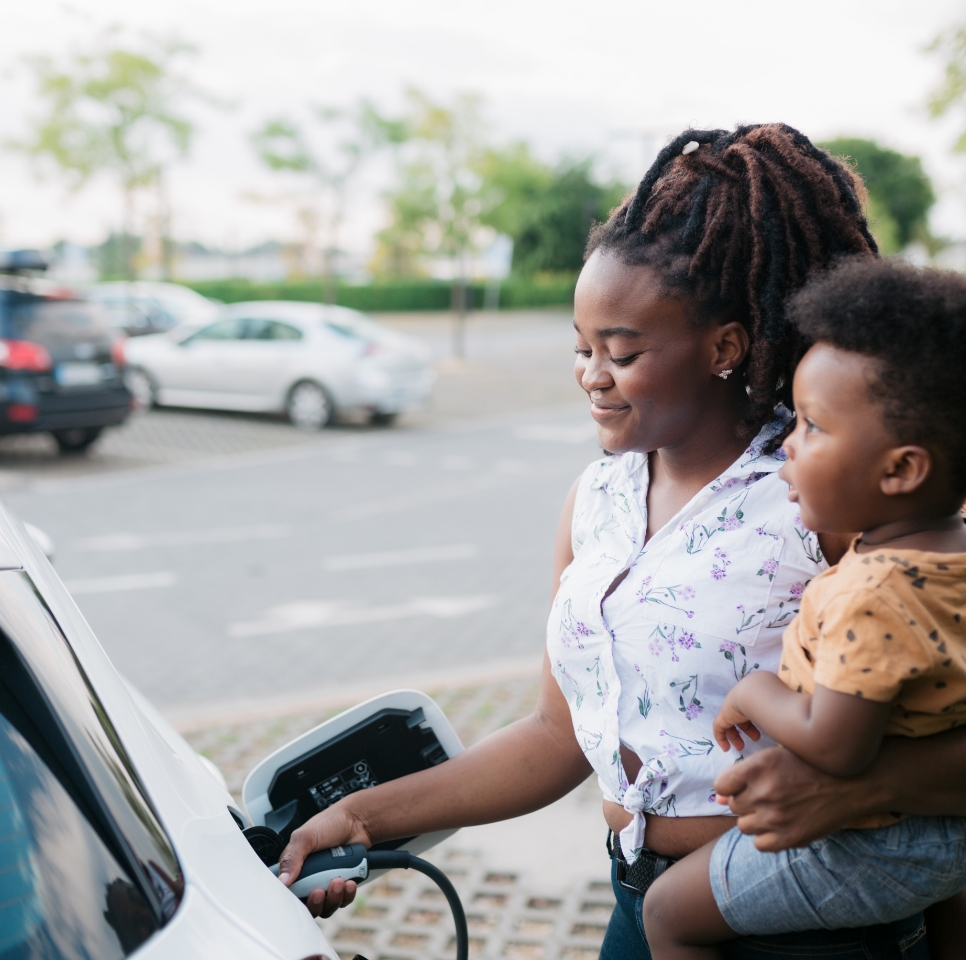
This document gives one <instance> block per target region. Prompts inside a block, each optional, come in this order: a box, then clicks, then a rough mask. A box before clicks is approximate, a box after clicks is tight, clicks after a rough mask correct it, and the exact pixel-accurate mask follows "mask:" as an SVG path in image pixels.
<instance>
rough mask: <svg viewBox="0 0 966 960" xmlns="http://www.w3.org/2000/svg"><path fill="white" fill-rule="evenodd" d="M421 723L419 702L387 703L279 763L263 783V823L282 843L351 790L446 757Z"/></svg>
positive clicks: (391, 778)
mask: <svg viewBox="0 0 966 960" xmlns="http://www.w3.org/2000/svg"><path fill="white" fill-rule="evenodd" d="M425 724H426V718H425V714H424V712H423V709H422V707H419V708H417V709H416V710H412V711H410V710H401V709H395V708H386V709H383V710H380V711H378V712H377V713H375V714H373V715H372V716H371V717H368V718H366V719H365V720H363V721H362V722H360V723H358V724H356V725H355V726H353V727H350V728H349V729H348V730H345V731H344V732H342V733H340V734H338V735H336V736H335V737H333V738H332V739H331V740H328V741H326V742H325V743H322V744H320V745H319V746H317V747H314V748H313V749H312V750H309V751H307V752H306V753H304V754H303V755H302V756H300V757H297V758H296V759H295V760H292V761H290V762H289V763H287V764H285V765H284V766H282V767H280V768H279V769H278V770H277V771H276V773H275V775H274V777H273V778H272V782H271V784H270V786H269V788H268V799H269V802H270V803H271V805H272V810H271V811H270V812H269V813H267V814H266V816H265V824H266V826H270V827H272V829H273V830H275V831H277V832H278V833H279V834H280V835H281V837H282V840H283V842H285V843H287V842H288V839H289V837H290V836H291V834H292V831H293V830H295V829H296V828H297V827H299V826H301V825H302V824H303V823H305V821H306V820H308V819H309V818H310V817H312V816H314V815H315V814H316V813H318V812H319V811H320V810H325V809H326V808H327V807H330V806H331V805H332V804H333V803H336V802H337V801H338V800H341V799H342V798H343V797H346V796H348V795H349V794H350V793H355V792H356V791H358V790H366V789H368V788H369V787H374V786H376V785H377V784H379V783H384V782H385V781H387V780H395V779H397V778H398V777H404V776H406V775H407V774H410V773H417V772H418V771H420V770H426V769H428V768H430V767H434V766H436V765H437V764H439V763H442V762H443V761H444V760H448V759H449V757H448V755H447V753H446V750H445V749H444V748H443V745H442V744H441V743H440V742H439V739H438V738H437V736H436V734H435V733H434V732H433V730H432V729H431V728H430V727H429V726H428V725H425Z"/></svg>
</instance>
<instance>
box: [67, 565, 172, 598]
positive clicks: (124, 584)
mask: <svg viewBox="0 0 966 960" xmlns="http://www.w3.org/2000/svg"><path fill="white" fill-rule="evenodd" d="M177 581H178V578H177V576H175V574H173V573H172V572H171V571H170V570H166V571H164V572H162V573H128V574H123V575H122V576H119V577H91V578H89V579H86V580H65V581H64V586H65V587H67V590H68V592H69V593H70V594H72V595H73V596H75V597H79V596H80V595H81V594H83V593H118V592H120V591H122V590H156V589H157V588H159V587H173V586H174V585H175V583H177Z"/></svg>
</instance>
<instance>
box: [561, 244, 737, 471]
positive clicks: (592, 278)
mask: <svg viewBox="0 0 966 960" xmlns="http://www.w3.org/2000/svg"><path fill="white" fill-rule="evenodd" d="M689 308H690V309H689ZM693 316H694V307H693V306H692V305H691V304H689V303H688V301H687V300H684V299H674V298H671V297H669V296H668V295H667V294H666V293H665V292H664V291H663V290H662V288H661V285H660V283H659V282H658V280H657V275H656V273H655V272H654V271H653V270H652V269H651V268H650V267H639V266H628V265H627V264H624V263H621V262H620V261H619V260H618V259H616V258H615V257H612V256H608V255H607V254H606V253H602V252H601V251H600V250H598V251H596V252H595V253H593V254H592V255H591V257H590V259H589V260H588V261H587V263H586V264H585V265H584V269H583V271H582V272H581V274H580V279H579V280H578V281H577V290H576V293H575V295H574V327H575V329H576V331H577V359H576V362H575V364H574V375H575V376H576V378H577V382H578V383H579V384H580V385H581V387H583V389H584V390H586V391H587V393H588V395H589V396H590V400H591V416H593V418H594V419H595V420H596V421H597V425H598V430H597V433H598V437H599V439H600V443H601V445H602V446H603V448H604V449H605V450H608V451H609V452H611V453H628V452H630V451H638V452H641V453H650V452H651V451H653V450H658V449H661V448H665V447H674V446H678V445H681V444H686V443H687V441H688V440H689V438H690V437H691V436H692V435H693V434H694V433H695V432H696V431H697V430H698V429H699V428H700V427H701V425H702V423H703V422H704V421H706V420H707V414H708V412H709V411H710V410H711V409H712V408H713V407H714V406H717V407H718V408H719V409H720V407H721V405H722V404H727V403H728V399H727V398H728V397H729V396H734V393H735V391H734V385H736V383H735V381H737V379H738V378H737V377H736V378H735V381H732V383H730V384H727V385H726V384H725V382H724V381H723V380H721V379H720V378H719V377H718V376H717V374H718V373H720V372H721V371H722V370H727V369H729V368H731V369H737V367H739V366H740V364H741V362H742V360H744V357H745V354H746V353H747V349H748V337H747V334H746V333H745V332H744V328H742V327H741V325H740V324H737V323H728V324H715V323H695V322H694V320H693V319H692V317H693Z"/></svg>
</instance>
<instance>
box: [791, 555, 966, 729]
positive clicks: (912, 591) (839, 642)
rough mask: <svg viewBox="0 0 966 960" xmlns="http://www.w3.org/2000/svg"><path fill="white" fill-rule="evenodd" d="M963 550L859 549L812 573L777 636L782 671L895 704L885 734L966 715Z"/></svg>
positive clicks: (937, 725) (806, 685) (795, 684)
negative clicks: (794, 613) (795, 609)
mask: <svg viewBox="0 0 966 960" xmlns="http://www.w3.org/2000/svg"><path fill="white" fill-rule="evenodd" d="M964 616H966V554H964V553H927V552H924V551H919V550H890V549H887V548H886V549H882V550H872V551H871V552H869V553H861V554H860V553H856V552H855V545H854V544H853V546H852V548H851V549H850V550H849V551H848V553H846V555H845V556H844V557H843V558H842V560H841V562H840V563H839V564H838V565H837V566H834V567H831V568H830V569H829V570H826V571H825V572H824V573H821V574H819V576H817V577H816V578H815V579H814V580H812V581H811V583H810V584H809V585H808V588H807V589H806V590H805V594H804V596H803V597H802V605H801V610H800V612H799V614H798V616H797V617H796V618H795V619H794V620H793V621H792V622H791V624H790V625H789V626H788V629H787V630H786V631H785V633H784V635H783V637H782V660H781V666H780V668H779V676H780V677H781V678H782V680H783V681H784V682H785V683H786V684H787V685H788V686H789V687H791V688H792V689H793V690H799V691H801V692H804V693H812V692H813V691H814V689H815V685H816V684H820V685H821V686H823V687H825V688H827V689H829V690H836V691H838V692H839V693H848V694H852V695H854V696H857V697H865V698H866V699H868V700H875V701H877V702H879V703H893V707H892V712H891V714H890V717H889V723H888V727H887V728H886V734H887V735H891V736H904V737H925V736H929V735H930V734H933V733H938V732H940V731H941V730H948V729H950V728H951V727H956V726H959V725H960V724H963V723H966V623H964V622H963V617H964Z"/></svg>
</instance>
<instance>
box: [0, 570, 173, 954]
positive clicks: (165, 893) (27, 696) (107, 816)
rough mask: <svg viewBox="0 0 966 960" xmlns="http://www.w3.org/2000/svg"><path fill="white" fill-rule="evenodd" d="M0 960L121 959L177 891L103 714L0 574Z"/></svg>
mask: <svg viewBox="0 0 966 960" xmlns="http://www.w3.org/2000/svg"><path fill="white" fill-rule="evenodd" d="M0 718H2V719H0V958H2V960H14V958H16V960H19V958H21V957H23V958H24V960H26V958H30V960H34V958H38V960H60V958H62V957H63V958H65V960H66V958H68V957H69V958H74V957H77V958H88V957H89V958H91V960H93V958H100V957H108V958H113V957H122V956H126V955H127V954H128V953H130V952H131V951H133V950H135V949H136V948H137V947H138V946H139V945H140V944H142V943H143V942H144V941H145V940H146V939H147V938H148V937H149V936H151V934H152V933H153V932H154V931H155V930H157V929H158V928H159V927H160V926H162V925H163V924H164V923H165V922H167V920H169V919H170V918H171V917H172V916H173V915H174V912H175V911H176V909H177V907H178V904H179V903H180V900H181V895H182V891H183V886H184V884H183V879H182V876H181V870H180V867H179V865H178V861H177V859H176V857H175V854H174V851H173V849H172V847H171V844H170V842H169V840H168V838H167V836H166V834H165V833H164V830H163V828H162V827H161V824H160V822H159V821H158V818H157V816H156V814H155V813H154V810H153V808H152V807H151V805H150V803H149V801H148V799H147V796H146V794H145V793H144V790H143V787H142V785H141V783H140V779H139V777H138V775H137V772H136V770H135V768H134V766H133V764H132V762H131V760H130V758H129V757H128V755H127V752H126V750H125V747H124V745H123V743H122V742H121V739H120V737H119V736H118V734H117V731H116V730H115V729H114V726H113V724H112V723H111V720H110V717H109V716H108V714H107V711H106V710H105V709H104V706H103V704H102V703H101V701H100V698H99V697H98V696H97V693H96V692H95V690H94V688H93V686H92V685H91V683H90V680H89V679H88V677H87V675H86V674H85V672H84V670H83V668H82V667H81V666H80V664H79V662H78V661H77V659H76V657H75V656H74V654H73V651H72V650H71V648H70V646H69V645H68V643H67V641H66V639H65V638H64V635H63V634H62V633H61V631H60V627H59V626H58V624H57V621H56V619H55V618H54V616H53V614H52V613H51V611H50V610H49V608H48V607H47V605H46V603H45V602H44V600H43V598H42V597H41V596H40V594H39V593H38V592H37V590H36V588H35V587H34V585H33V582H32V581H31V580H30V578H29V577H28V576H27V574H25V573H23V572H19V571H4V572H2V573H0Z"/></svg>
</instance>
